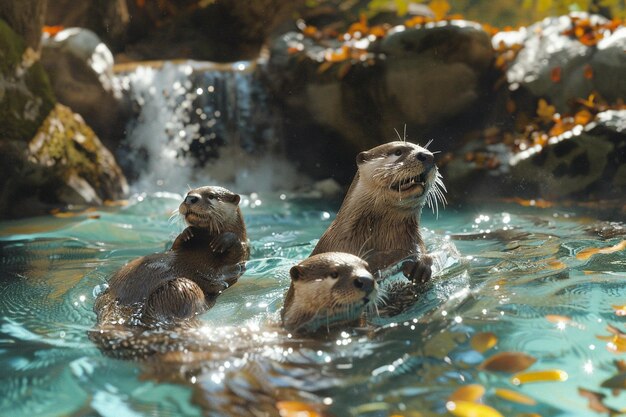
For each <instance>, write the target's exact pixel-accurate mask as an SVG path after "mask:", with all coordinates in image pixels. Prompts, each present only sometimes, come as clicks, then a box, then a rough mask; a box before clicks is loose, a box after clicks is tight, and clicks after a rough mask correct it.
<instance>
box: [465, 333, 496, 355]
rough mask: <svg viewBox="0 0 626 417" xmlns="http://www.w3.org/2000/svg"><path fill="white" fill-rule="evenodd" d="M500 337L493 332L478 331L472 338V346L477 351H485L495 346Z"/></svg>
mask: <svg viewBox="0 0 626 417" xmlns="http://www.w3.org/2000/svg"><path fill="white" fill-rule="evenodd" d="M496 343H498V338H497V337H496V335H495V334H493V333H491V332H484V333H476V334H475V335H474V336H472V339H471V340H470V346H472V349H474V350H475V351H477V352H480V353H483V352H486V351H488V350H489V349H491V348H492V347H494V346H495V345H496Z"/></svg>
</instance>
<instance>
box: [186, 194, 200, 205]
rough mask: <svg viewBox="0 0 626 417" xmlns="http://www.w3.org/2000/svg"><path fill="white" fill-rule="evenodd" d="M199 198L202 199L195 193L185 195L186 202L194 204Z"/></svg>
mask: <svg viewBox="0 0 626 417" xmlns="http://www.w3.org/2000/svg"><path fill="white" fill-rule="evenodd" d="M198 200H200V197H198V196H195V195H188V196H187V197H185V204H194V203H197V202H198Z"/></svg>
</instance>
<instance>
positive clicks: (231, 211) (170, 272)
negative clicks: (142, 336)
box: [94, 186, 250, 328]
mask: <svg viewBox="0 0 626 417" xmlns="http://www.w3.org/2000/svg"><path fill="white" fill-rule="evenodd" d="M239 201H240V197H239V195H237V194H235V193H232V192H231V191H229V190H227V189H225V188H222V187H216V186H206V187H200V188H196V189H193V190H191V191H189V192H188V193H187V195H186V197H185V199H184V200H183V202H182V203H181V204H180V207H179V209H178V210H179V213H180V215H182V216H183V217H184V219H185V222H186V223H187V225H188V227H187V228H186V229H185V230H183V232H182V233H181V234H180V235H179V236H178V237H177V238H176V240H175V241H174V243H173V245H172V247H171V249H170V250H168V251H166V252H164V253H156V254H153V255H148V256H143V257H141V258H138V259H135V260H133V261H131V262H130V263H128V264H127V265H125V266H124V267H122V268H121V269H120V270H118V271H117V272H116V273H114V274H113V276H112V277H111V279H110V281H109V286H108V288H107V289H106V290H105V291H104V292H103V293H102V294H100V295H99V296H98V298H97V299H96V302H95V304H94V310H95V312H96V314H97V317H98V324H99V325H100V327H101V328H102V327H105V326H106V325H120V324H124V325H125V326H139V327H146V328H154V327H164V326H167V325H169V324H177V323H180V322H181V321H184V320H188V319H192V318H193V317H195V316H196V315H198V314H200V313H202V312H204V311H206V310H207V309H208V308H210V307H211V306H212V305H213V304H214V303H215V299H216V298H217V296H218V295H219V294H220V293H221V292H222V291H223V290H225V289H226V288H228V287H230V286H232V285H233V284H234V283H235V282H236V281H237V279H238V278H239V277H240V276H241V274H242V273H243V271H244V269H245V267H244V265H245V261H246V260H247V259H248V257H249V253H250V251H249V248H248V242H247V237H246V227H245V225H244V222H243V217H242V215H241V211H240V209H239Z"/></svg>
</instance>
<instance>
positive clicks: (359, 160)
mask: <svg viewBox="0 0 626 417" xmlns="http://www.w3.org/2000/svg"><path fill="white" fill-rule="evenodd" d="M371 157H372V155H370V153H369V152H367V151H363V152H361V153H360V154H358V155H357V156H356V164H357V165H361V164H362V163H363V162H366V161H369V160H370V158H371Z"/></svg>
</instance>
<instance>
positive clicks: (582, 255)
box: [576, 240, 626, 261]
mask: <svg viewBox="0 0 626 417" xmlns="http://www.w3.org/2000/svg"><path fill="white" fill-rule="evenodd" d="M624 249H626V240H622V241H621V242H620V243H618V244H617V245H614V246H610V247H608V248H587V249H583V250H581V251H580V252H578V253H577V254H576V259H579V260H581V261H585V260H587V259H589V258H591V257H592V256H593V255H595V254H598V253H601V254H603V255H606V254H609V253H614V252H619V251H623V250H624Z"/></svg>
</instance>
